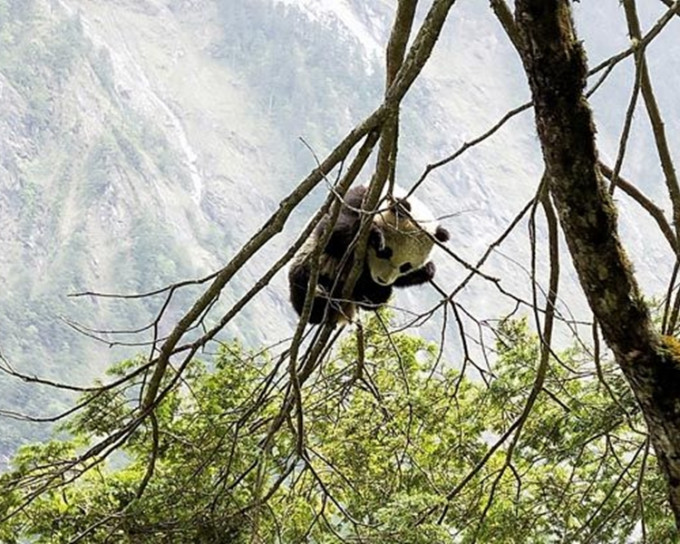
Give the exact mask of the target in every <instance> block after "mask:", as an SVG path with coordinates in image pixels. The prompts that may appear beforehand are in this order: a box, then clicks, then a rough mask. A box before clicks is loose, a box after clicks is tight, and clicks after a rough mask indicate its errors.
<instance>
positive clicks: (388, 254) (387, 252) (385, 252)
mask: <svg viewBox="0 0 680 544" xmlns="http://www.w3.org/2000/svg"><path fill="white" fill-rule="evenodd" d="M375 254H376V255H377V256H378V258H379V259H386V260H387V259H390V258H392V248H389V247H386V248H383V249H379V250H377V251H376V252H375Z"/></svg>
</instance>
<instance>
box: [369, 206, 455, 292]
mask: <svg viewBox="0 0 680 544" xmlns="http://www.w3.org/2000/svg"><path fill="white" fill-rule="evenodd" d="M373 221H374V224H375V225H376V226H377V227H378V228H379V229H380V231H381V232H382V234H383V237H384V240H385V247H384V249H379V248H376V247H374V246H369V248H368V251H367V256H366V258H367V263H368V269H369V271H370V273H371V278H372V279H373V281H374V282H375V283H377V284H379V285H384V286H388V285H392V284H393V283H394V282H395V281H397V280H398V279H399V278H400V277H401V276H405V275H406V274H408V273H410V272H413V271H414V270H418V269H419V268H422V267H424V266H425V264H427V261H428V259H429V257H430V252H431V251H432V248H433V247H434V240H438V241H439V242H446V241H447V240H448V239H449V232H448V231H447V230H446V229H445V228H444V227H442V226H441V225H438V224H437V222H436V219H435V218H434V216H433V215H432V213H431V212H430V210H429V209H428V208H427V207H426V206H425V205H423V204H422V203H421V202H419V201H418V200H416V199H414V198H412V197H409V199H408V200H405V199H397V200H395V201H393V203H392V204H391V205H390V206H389V207H388V208H387V209H385V210H384V211H381V212H378V213H377V214H376V215H375V218H374V220H373Z"/></svg>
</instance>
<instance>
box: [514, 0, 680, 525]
mask: <svg viewBox="0 0 680 544" xmlns="http://www.w3.org/2000/svg"><path fill="white" fill-rule="evenodd" d="M515 5H516V14H515V16H516V21H517V27H518V31H519V36H520V40H521V50H520V55H521V56H522V62H523V63H524V68H525V70H526V73H527V76H528V79H529V85H530V87H531V92H532V95H533V101H534V111H535V116H536V127H537V130H538V135H539V138H540V140H541V146H542V150H543V158H544V161H545V164H546V169H547V171H548V174H549V177H550V192H551V195H552V198H553V200H554V202H555V205H556V208H557V210H558V212H559V217H560V222H561V225H562V229H563V230H564V234H565V238H566V240H567V244H568V246H569V251H570V253H571V256H572V259H573V262H574V266H575V268H576V270H577V273H578V276H579V280H580V283H581V286H582V288H583V290H584V292H585V294H586V297H587V299H588V302H589V304H590V307H591V308H592V310H593V312H594V314H595V316H596V318H597V320H598V322H599V323H600V325H601V327H602V332H603V335H604V337H605V340H606V341H607V343H608V344H609V346H610V347H611V349H612V350H613V352H614V355H615V357H616V360H617V362H618V364H619V365H620V366H621V368H622V370H623V372H624V374H625V376H626V378H627V380H628V382H629V383H630V385H631V388H632V389H633V391H634V393H635V395H636V397H637V399H638V402H639V403H640V406H641V408H642V411H643V413H644V415H645V419H646V422H647V425H648V427H649V431H650V435H651V437H652V442H653V444H654V448H655V450H656V453H657V457H658V459H659V462H660V465H661V469H662V471H663V473H664V475H665V477H666V480H667V482H668V484H669V490H670V502H671V506H672V508H673V511H674V513H675V516H676V524H678V525H680V388H678V387H677V384H678V383H680V364H679V363H678V362H677V360H676V355H675V354H674V353H673V352H672V350H671V349H670V348H665V347H664V345H663V343H662V340H661V338H660V336H659V335H658V334H657V333H656V331H655V330H654V328H653V325H652V321H651V319H650V315H649V311H648V308H647V306H646V305H645V303H644V302H643V300H642V296H641V294H640V291H639V289H638V286H637V283H636V280H635V277H634V275H633V272H632V270H631V267H630V264H629V262H628V259H627V257H626V255H625V252H624V250H623V248H622V246H621V243H620V242H619V238H618V233H617V220H616V209H615V207H614V203H613V201H612V199H611V197H610V195H609V194H608V193H607V191H606V189H605V185H604V181H603V179H602V178H601V173H600V170H599V168H598V163H597V151H596V149H595V129H594V126H593V121H592V114H591V111H590V108H589V106H588V103H587V100H586V98H585V96H584V88H585V83H586V74H587V69H586V61H585V55H584V52H583V50H582V47H581V44H580V43H579V41H578V40H577V38H576V34H575V30H574V27H573V23H572V19H571V10H570V7H569V3H568V1H567V0H516V3H515ZM678 359H679V360H680V357H678Z"/></svg>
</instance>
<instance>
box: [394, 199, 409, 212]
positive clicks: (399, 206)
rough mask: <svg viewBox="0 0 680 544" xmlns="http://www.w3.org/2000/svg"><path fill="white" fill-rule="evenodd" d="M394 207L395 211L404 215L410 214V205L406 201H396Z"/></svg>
mask: <svg viewBox="0 0 680 544" xmlns="http://www.w3.org/2000/svg"><path fill="white" fill-rule="evenodd" d="M395 207H396V209H397V210H403V211H405V212H406V213H411V203H410V202H409V201H408V200H397V202H396V204H395Z"/></svg>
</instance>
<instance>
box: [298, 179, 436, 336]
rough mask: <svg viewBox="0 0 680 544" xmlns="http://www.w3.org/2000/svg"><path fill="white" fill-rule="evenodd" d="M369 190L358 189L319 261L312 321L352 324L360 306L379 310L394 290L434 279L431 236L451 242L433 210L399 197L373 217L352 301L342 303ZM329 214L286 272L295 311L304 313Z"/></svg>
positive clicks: (349, 197)
mask: <svg viewBox="0 0 680 544" xmlns="http://www.w3.org/2000/svg"><path fill="white" fill-rule="evenodd" d="M367 190H368V188H367V187H354V188H352V189H350V190H349V191H348V192H347V194H346V196H345V205H344V206H343V207H342V209H341V210H340V214H339V216H338V219H337V221H336V223H335V226H334V227H333V231H332V233H331V235H330V238H329V239H328V242H327V244H326V247H324V249H323V251H322V253H321V256H320V258H319V278H318V282H317V288H316V293H315V295H314V301H313V303H312V311H311V314H310V316H309V322H310V323H312V324H318V323H321V322H322V321H324V319H325V320H326V321H328V322H330V323H333V324H336V323H338V322H341V321H345V320H347V321H350V320H352V318H353V317H354V313H355V310H356V307H357V306H358V307H359V308H362V309H364V310H377V309H378V308H380V307H381V306H382V305H383V304H385V303H386V302H387V300H388V299H389V298H390V296H391V295H392V287H408V286H410V285H421V284H423V283H426V282H428V281H430V280H431V279H432V278H433V277H434V273H435V266H434V263H433V262H432V261H428V258H429V256H430V252H431V250H432V247H433V246H434V241H433V238H434V239H436V240H438V241H439V242H446V241H447V240H448V239H449V232H448V231H447V230H446V229H445V228H444V227H442V226H440V225H436V224H435V219H434V217H433V216H432V214H431V212H430V211H429V210H428V209H427V208H426V207H425V206H423V205H422V204H421V203H420V202H418V201H417V200H416V199H413V198H411V197H409V199H408V200H405V199H399V195H395V196H396V197H397V199H396V202H394V203H393V204H391V205H390V206H389V207H388V208H386V209H383V208H384V201H383V204H381V209H382V211H380V212H379V213H376V214H375V215H374V216H373V224H372V225H371V231H370V233H369V238H368V250H367V252H366V257H365V260H364V266H363V269H362V272H361V275H360V276H359V279H358V280H357V282H356V284H355V286H354V290H353V291H352V295H351V297H350V298H349V300H342V299H341V297H342V291H343V288H344V286H345V281H346V280H347V276H348V275H349V272H350V270H351V269H352V266H353V264H354V253H353V246H354V244H355V242H356V241H355V237H356V235H357V232H358V231H359V227H360V222H361V215H360V211H359V210H361V206H362V202H363V200H364V197H365V195H366V192H367ZM329 221H330V216H329V215H326V216H325V217H324V218H323V219H322V220H321V221H320V222H319V225H318V226H317V227H316V229H315V230H314V232H313V233H312V235H311V236H310V237H309V239H307V240H306V241H305V243H304V244H303V246H302V247H301V248H300V250H299V251H298V253H297V254H296V256H295V257H294V259H293V262H292V264H291V267H290V270H289V272H288V281H289V285H290V299H291V302H292V303H293V308H295V311H296V312H297V313H298V315H301V314H302V309H303V306H304V302H305V296H306V294H307V285H308V284H309V278H310V275H311V269H312V261H313V253H314V250H315V249H316V247H317V246H318V244H319V240H320V238H321V237H322V236H323V233H324V230H325V228H326V225H327V224H328V222H329ZM346 253H347V254H348V255H347V256H345V254H346Z"/></svg>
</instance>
